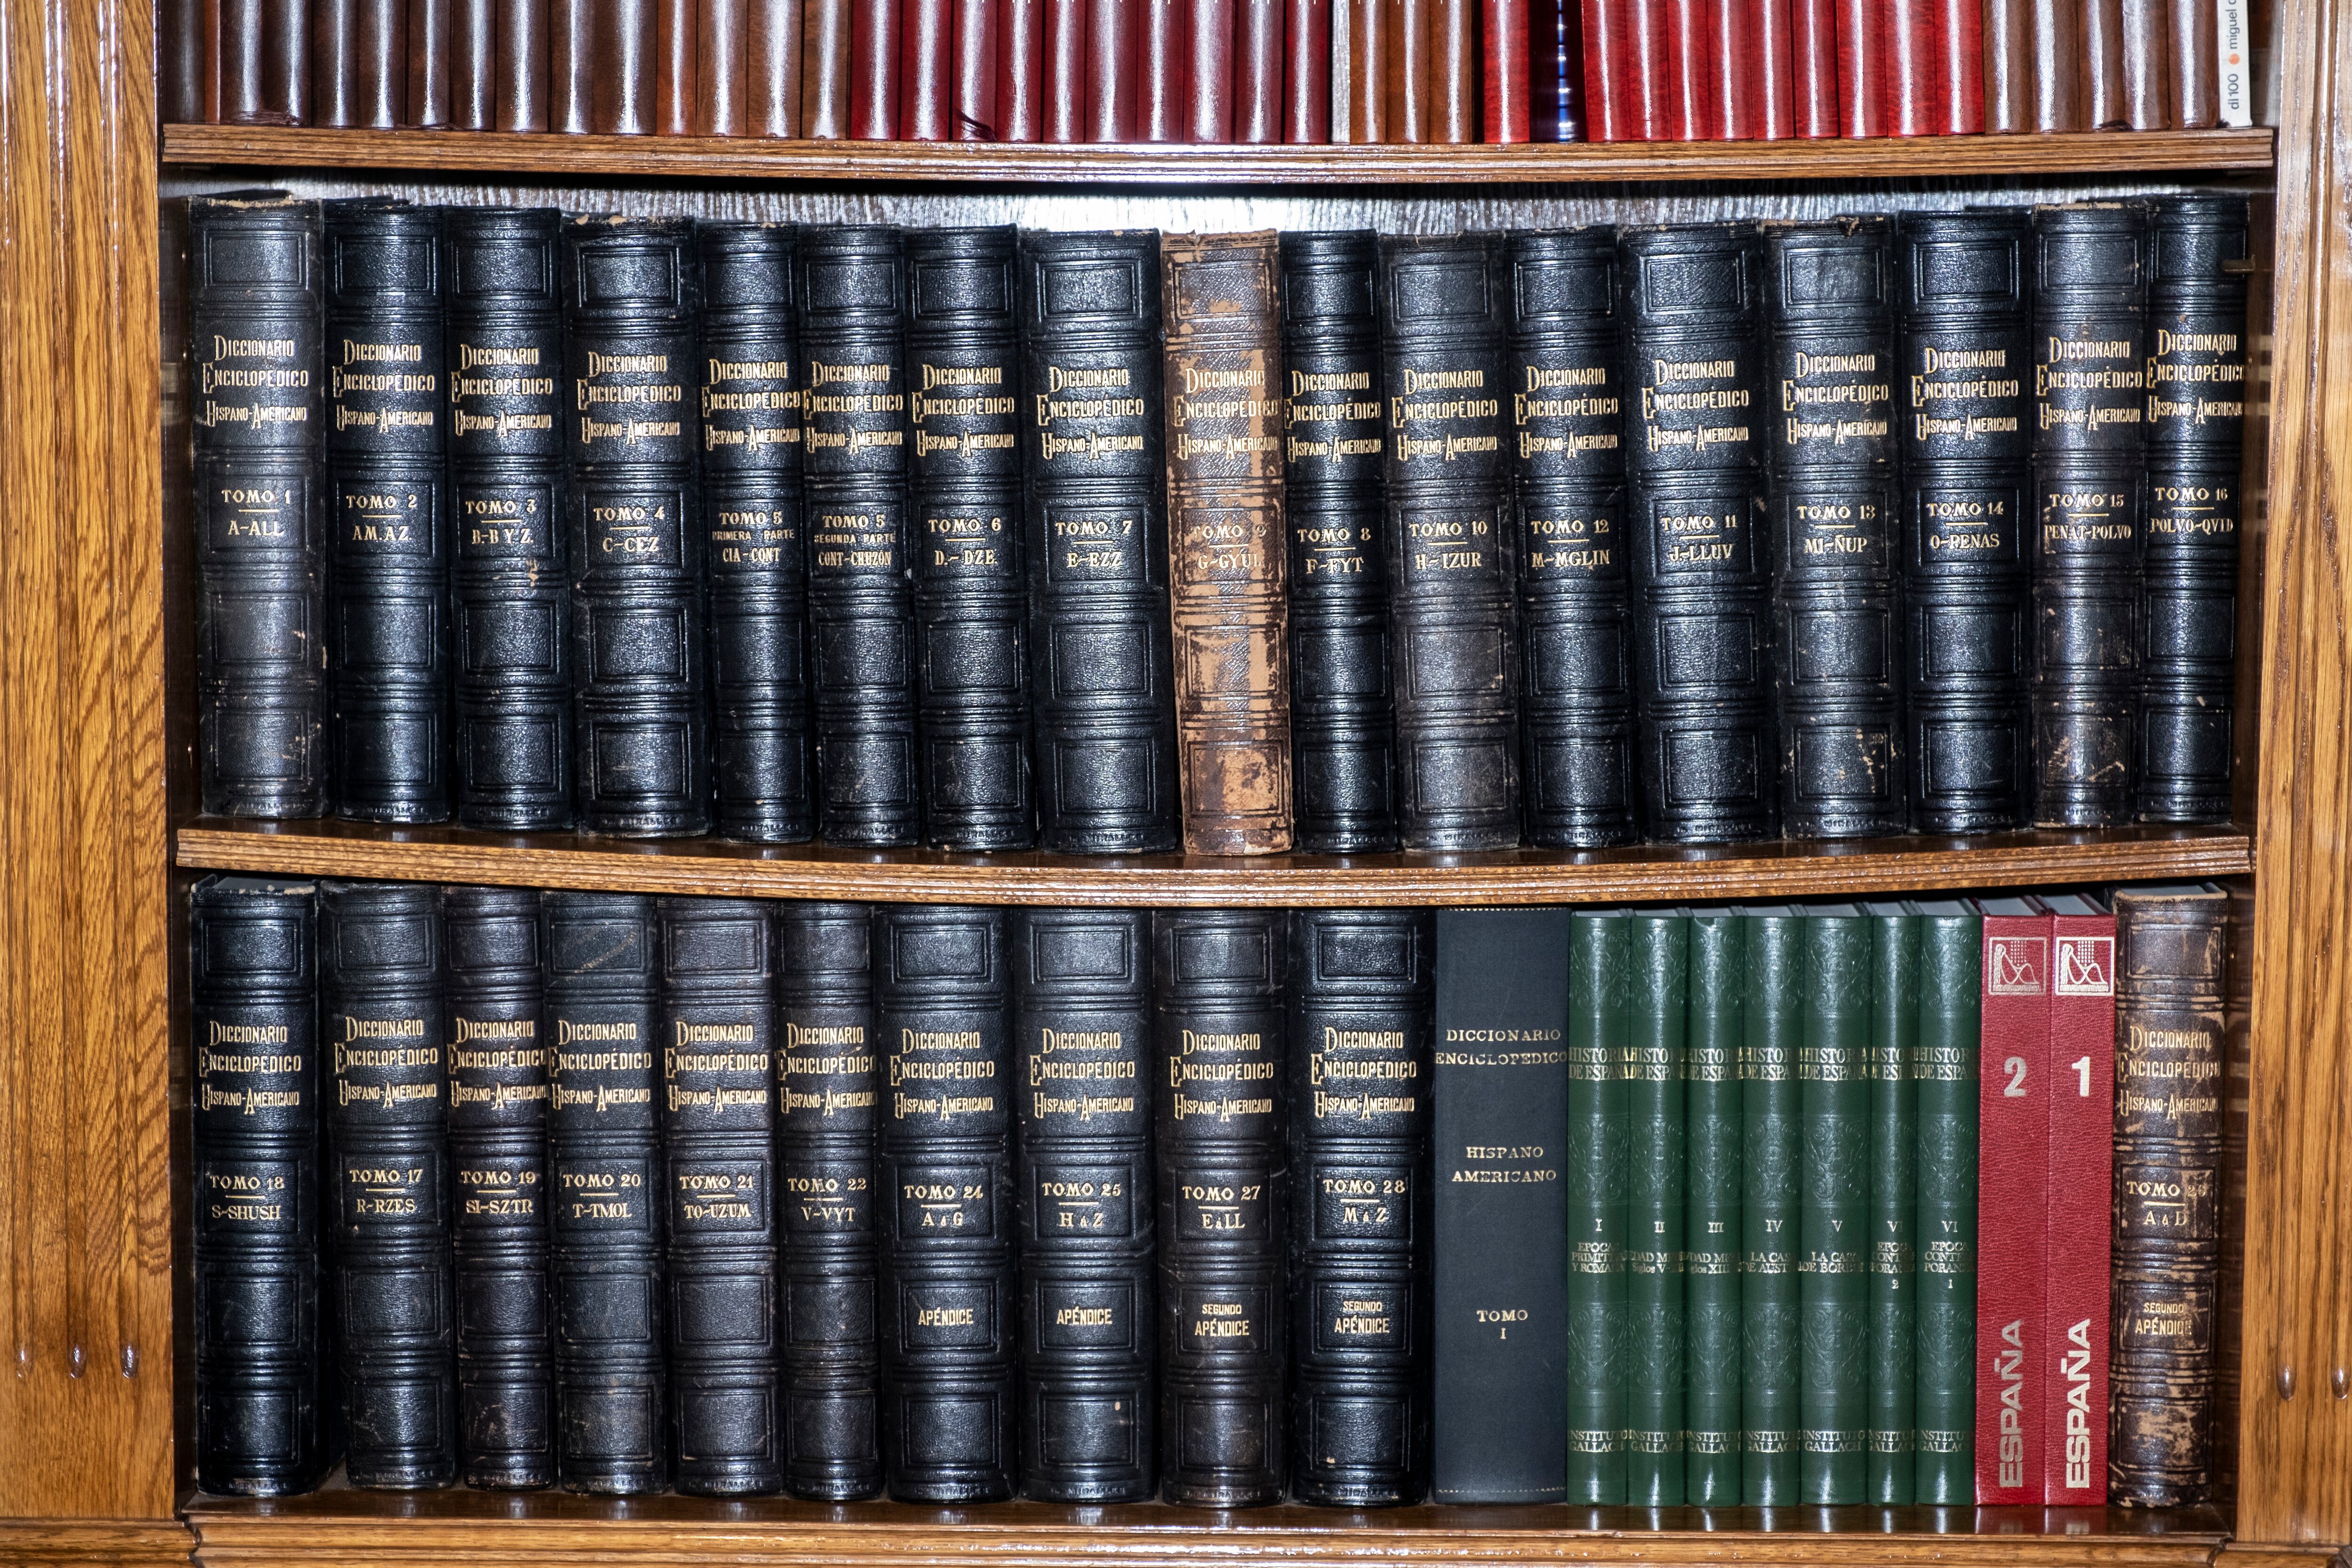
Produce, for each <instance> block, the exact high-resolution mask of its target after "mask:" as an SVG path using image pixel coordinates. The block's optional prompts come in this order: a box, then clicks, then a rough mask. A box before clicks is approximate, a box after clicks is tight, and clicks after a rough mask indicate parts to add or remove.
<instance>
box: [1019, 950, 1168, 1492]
mask: <svg viewBox="0 0 2352 1568" xmlns="http://www.w3.org/2000/svg"><path fill="white" fill-rule="evenodd" d="M1012 935H1013V1047H1014V1062H1013V1070H1014V1073H1015V1081H1016V1082H1019V1083H1020V1084H1022V1085H1023V1086H1024V1092H1021V1093H1020V1094H1019V1095H1018V1096H1017V1097H1016V1098H1015V1100H1014V1102H1013V1103H1014V1106H1015V1108H1016V1110H1017V1113H1018V1122H1019V1129H1020V1145H1019V1154H1020V1170H1019V1176H1020V1202H1019V1205H1018V1210H1019V1215H1020V1227H1021V1229H1020V1239H1021V1243H1020V1250H1021V1260H1020V1262H1021V1270H1020V1271H1021V1374H1022V1394H1021V1484H1022V1490H1023V1492H1024V1493H1025V1494H1026V1495H1027V1496H1028V1497H1030V1498H1032V1499H1034V1500H1038V1501H1041V1502H1080V1503H1102V1502H1141V1501H1147V1500H1150V1498H1151V1496H1152V1495H1153V1493H1154V1491H1155V1490H1157V1488H1158V1481H1159V1474H1158V1471H1159V1466H1158V1462H1157V1461H1158V1458H1159V1454H1158V1451H1157V1447H1156V1445H1157V1442H1158V1438H1159V1424H1158V1421H1157V1417H1156V1412H1155V1408H1154V1406H1155V1402H1156V1396H1157V1394H1158V1392H1159V1389H1158V1385H1157V1380H1156V1379H1155V1377H1154V1376H1153V1371H1154V1367H1153V1364H1154V1362H1155V1361H1156V1360H1157V1356H1156V1354H1155V1353H1156V1351H1157V1350H1158V1347H1159V1338H1158V1334H1159V1312H1158V1298H1157V1295H1156V1291H1155V1286H1156V1284H1157V1279H1156V1273H1155V1270H1154V1267H1153V1251H1154V1242H1155V1237H1156V1230H1157V1225H1156V1221H1157V1219H1158V1216H1159V1207H1158V1202H1157V1195H1156V1193H1155V1190H1154V1187H1153V1183H1152V1176H1153V1171H1152V1161H1151V1142H1150V1140H1151V1095H1150V1092H1149V1085H1150V1082H1151V1081H1152V1078H1153V1076H1154V1075H1153V1073H1152V1071H1151V1069H1152V1059H1151V915H1150V911H1148V910H1129V909H1084V910H1078V909H1027V910H1022V911H1020V912H1018V913H1017V914H1015V915H1013V934H1012Z"/></svg>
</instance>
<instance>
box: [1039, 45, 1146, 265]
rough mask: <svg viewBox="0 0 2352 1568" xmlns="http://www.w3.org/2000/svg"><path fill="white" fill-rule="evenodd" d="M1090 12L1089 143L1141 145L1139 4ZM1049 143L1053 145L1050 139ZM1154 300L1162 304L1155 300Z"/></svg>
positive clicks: (1086, 108)
mask: <svg viewBox="0 0 2352 1568" xmlns="http://www.w3.org/2000/svg"><path fill="white" fill-rule="evenodd" d="M1083 3H1084V6H1085V12H1086V29H1085V32H1084V34H1083V37H1085V39H1086V54H1085V60H1086V75H1085V78H1084V79H1085V82H1086V98H1085V104H1086V107H1085V109H1084V110H1083V113H1084V116H1085V119H1084V120H1083V122H1082V123H1083V124H1084V125H1085V127H1086V131H1087V134H1086V135H1085V136H1084V137H1083V138H1073V140H1084V141H1142V140H1143V139H1144V137H1143V85H1142V78H1141V57H1142V42H1143V28H1142V27H1141V26H1140V25H1139V20H1138V17H1137V13H1138V12H1139V11H1140V10H1141V9H1142V7H1141V6H1140V5H1136V4H1134V0H1083ZM1047 140H1048V141H1051V140H1053V139H1052V138H1051V137H1048V138H1047ZM1154 298H1157V296H1155V297H1154Z"/></svg>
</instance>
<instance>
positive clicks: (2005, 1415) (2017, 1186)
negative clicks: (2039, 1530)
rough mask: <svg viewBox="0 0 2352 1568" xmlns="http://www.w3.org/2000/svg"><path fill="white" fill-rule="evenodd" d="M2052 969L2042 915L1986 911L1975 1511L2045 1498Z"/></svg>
mask: <svg viewBox="0 0 2352 1568" xmlns="http://www.w3.org/2000/svg"><path fill="white" fill-rule="evenodd" d="M1992 903H1993V904H1994V906H1996V907H2005V906H2011V905H2016V904H2020V903H2021V901H2020V900H2015V899H2000V900H1995V901H1992ZM2049 974H2050V916H2048V915H2035V914H2002V915H1995V914H1992V913H1990V911H1989V912H1988V913H1987V914H1986V915H1985V922H1984V994H1983V1013H1982V1024H1981V1035H1980V1040H1981V1042H1982V1043H1981V1046H1980V1049H1979V1074H1978V1082H1979V1087H1978V1095H1977V1117H1978V1129H1977V1148H1978V1151H1979V1152H1978V1155H1977V1172H1978V1175H1977V1443H1976V1448H1977V1501H1978V1503H1979V1505H1984V1506H1992V1505H2003V1504H2007V1505H2014V1504H2028V1505H2035V1504H2039V1503H2040V1502H2041V1501H2042V1415H2043V1410H2042V1383H2041V1377H2040V1373H2041V1367H2042V1343H2043V1340H2042V1336H2043V1332H2044V1328H2043V1314H2044V1307H2045V1297H2044V1294H2043V1289H2042V1281H2043V1274H2044V1266H2045V1264H2046V1263H2047V1261H2048V1259H2047V1252H2048V1249H2049V1245H2050V1237H2049V1230H2048V1214H2049V1208H2050V1074H2049V1061H2050V996H2049V984H2048V978H2049Z"/></svg>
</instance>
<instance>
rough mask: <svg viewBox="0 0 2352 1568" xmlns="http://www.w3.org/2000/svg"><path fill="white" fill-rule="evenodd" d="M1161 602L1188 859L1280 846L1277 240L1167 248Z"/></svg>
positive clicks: (1283, 584)
mask: <svg viewBox="0 0 2352 1568" xmlns="http://www.w3.org/2000/svg"><path fill="white" fill-rule="evenodd" d="M1276 273H1277V267H1276V236H1275V235H1273V234H1271V233H1265V234H1244V235H1233V234H1227V235H1162V236H1161V238H1160V289H1161V296H1160V298H1161V308H1160V314H1161V319H1163V320H1164V321H1165V322H1166V324H1167V334H1168V339H1167V343H1168V347H1167V357H1168V376H1167V384H1168V394H1167V399H1166V407H1167V420H1168V497H1169V500H1168V555H1169V572H1168V580H1169V598H1170V602H1171V618H1172V622H1173V627H1174V632H1175V643H1176V735H1177V750H1178V755H1179V756H1180V757H1181V759H1182V761H1181V768H1180V779H1181V788H1182V797H1183V803H1184V849H1185V852H1187V853H1190V854H1201V855H1256V854H1281V853H1284V852H1286V851H1288V850H1289V848H1290V847H1291V837H1292V834H1291V821H1292V820H1291V791H1290V668H1289V664H1290V660H1289V645H1290V637H1289V617H1288V611H1287V605H1288V585H1287V579H1288V567H1287V560H1288V555H1289V550H1288V538H1287V534H1286V530H1285V528H1284V527H1283V494H1282V437H1283V410H1284V402H1283V377H1282V338H1281V329H1280V326H1279V318H1278V314H1277V308H1276V292H1275V290H1276Z"/></svg>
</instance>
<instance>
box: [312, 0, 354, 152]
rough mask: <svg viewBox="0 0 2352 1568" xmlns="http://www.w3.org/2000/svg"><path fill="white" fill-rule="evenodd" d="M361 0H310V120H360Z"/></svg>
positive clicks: (342, 124)
mask: <svg viewBox="0 0 2352 1568" xmlns="http://www.w3.org/2000/svg"><path fill="white" fill-rule="evenodd" d="M359 25H360V17H359V0H311V4H310V103H311V117H310V124H313V125H320V126H326V127H329V128H331V129H333V130H338V131H341V130H344V129H347V128H349V127H351V126H353V125H357V124H358V123H359V118H358V116H359V85H360V84H359V81H358V79H357V78H358V76H359Z"/></svg>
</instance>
